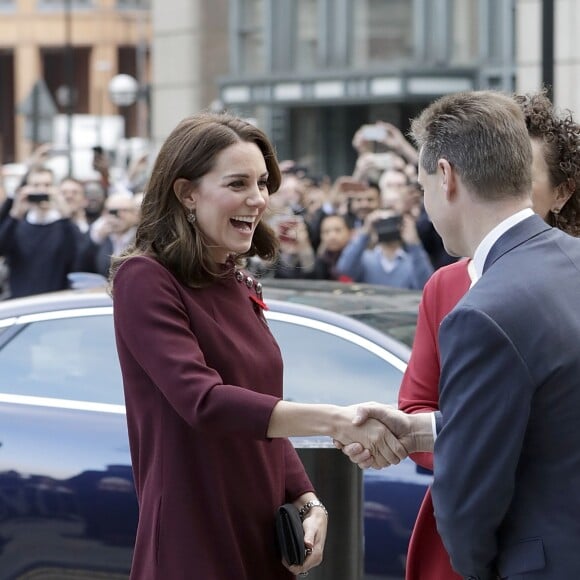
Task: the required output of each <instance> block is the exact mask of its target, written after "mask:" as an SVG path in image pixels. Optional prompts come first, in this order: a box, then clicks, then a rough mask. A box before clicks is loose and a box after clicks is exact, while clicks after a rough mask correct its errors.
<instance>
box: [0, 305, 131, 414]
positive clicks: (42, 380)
mask: <svg viewBox="0 0 580 580" xmlns="http://www.w3.org/2000/svg"><path fill="white" fill-rule="evenodd" d="M0 368H1V369H2V373H1V375H0V392H2V393H6V394H11V395H26V396H33V397H50V398H57V399H67V400H73V401H86V402H95V403H110V404H117V405H119V404H123V402H124V401H123V387H122V381H121V371H120V368H119V363H118V358H117V351H116V349H115V336H114V331H113V319H112V317H111V316H87V317H79V318H64V319H60V320H47V321H43V322H34V323H31V324H29V325H27V326H25V327H24V328H23V329H22V331H21V332H20V333H18V334H17V335H16V336H15V337H14V338H13V339H12V340H11V341H10V342H8V343H7V344H6V345H4V347H3V348H2V349H1V350H0Z"/></svg>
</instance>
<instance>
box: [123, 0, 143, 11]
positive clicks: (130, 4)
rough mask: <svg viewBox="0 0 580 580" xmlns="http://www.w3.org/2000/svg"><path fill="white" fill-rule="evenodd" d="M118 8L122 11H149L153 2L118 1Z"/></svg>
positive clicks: (136, 0) (138, 0)
mask: <svg viewBox="0 0 580 580" xmlns="http://www.w3.org/2000/svg"><path fill="white" fill-rule="evenodd" d="M117 8H119V9H120V10H135V9H137V10H139V9H144V10H149V9H150V8H151V0H117Z"/></svg>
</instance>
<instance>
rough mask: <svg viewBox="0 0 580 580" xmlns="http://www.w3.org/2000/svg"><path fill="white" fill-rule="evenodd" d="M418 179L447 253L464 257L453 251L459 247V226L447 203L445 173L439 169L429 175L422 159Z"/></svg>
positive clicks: (427, 207) (424, 200)
mask: <svg viewBox="0 0 580 580" xmlns="http://www.w3.org/2000/svg"><path fill="white" fill-rule="evenodd" d="M417 179H418V182H419V184H420V185H421V187H422V188H423V203H424V204H425V211H426V212H427V215H428V216H429V219H430V220H431V222H432V223H433V226H434V227H435V229H436V230H437V233H438V234H439V235H440V236H441V239H442V240H443V245H444V247H445V251H446V252H447V253H448V254H450V255H451V256H462V255H463V254H462V253H457V250H453V248H454V247H459V244H458V240H457V235H458V231H457V229H458V226H457V223H456V219H455V217H454V215H453V212H452V211H451V210H452V207H451V206H450V205H449V204H448V203H447V196H446V193H445V187H444V185H443V181H444V180H443V172H442V171H441V169H440V168H439V167H438V168H437V171H436V172H435V173H433V174H429V173H427V172H426V171H425V169H424V168H423V164H422V163H421V158H419V174H418V177H417Z"/></svg>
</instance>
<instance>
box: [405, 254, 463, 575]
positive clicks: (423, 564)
mask: <svg viewBox="0 0 580 580" xmlns="http://www.w3.org/2000/svg"><path fill="white" fill-rule="evenodd" d="M468 263H469V261H468V260H460V261H459V262H455V263H454V264H450V265H449V266H445V267H443V268H440V269H438V270H436V271H435V273H434V274H433V275H432V276H431V278H430V279H429V281H428V282H427V284H426V285H425V288H424V289H423V297H422V299H421V304H420V306H419V318H418V320H417V331H416V333H415V340H414V342H413V349H412V352H411V359H410V360H409V365H408V366H407V370H406V372H405V375H404V377H403V381H402V383H401V389H400V391H399V408H400V409H402V410H403V411H405V412H406V413H420V412H423V411H435V410H437V409H439V375H440V365H439V342H438V332H439V325H440V324H441V321H442V320H443V318H445V316H446V315H447V314H449V312H450V311H451V310H452V309H453V308H454V307H455V305H456V304H457V303H458V302H459V300H460V299H461V297H462V296H463V295H464V294H465V293H466V292H467V290H468V289H469V286H470V284H471V278H470V276H469V274H468V270H467V265H468ZM411 458H412V459H413V461H415V462H416V463H418V464H419V465H422V466H423V467H427V468H428V469H433V454H432V453H416V454H413V455H412V456H411ZM405 578H406V580H455V579H457V580H461V578H462V577H461V576H459V575H458V574H456V573H455V572H454V571H453V569H452V568H451V563H450V561H449V556H448V554H447V552H446V550H445V547H444V546H443V542H442V541H441V538H440V536H439V534H438V533H437V526H436V523H435V516H434V514H433V502H432V500H431V490H430V489H429V490H427V493H426V494H425V498H424V500H423V503H422V504H421V508H420V509H419V514H418V516H417V520H416V522H415V527H414V528H413V533H412V535H411V541H410V543H409V551H408V554H407V567H406V574H405Z"/></svg>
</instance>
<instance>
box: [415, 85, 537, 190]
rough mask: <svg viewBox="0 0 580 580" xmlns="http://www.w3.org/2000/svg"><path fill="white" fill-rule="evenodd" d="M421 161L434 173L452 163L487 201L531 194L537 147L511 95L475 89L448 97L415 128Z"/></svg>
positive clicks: (424, 114)
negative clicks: (440, 165) (443, 162)
mask: <svg viewBox="0 0 580 580" xmlns="http://www.w3.org/2000/svg"><path fill="white" fill-rule="evenodd" d="M411 134H412V136H413V138H414V140H415V142H416V144H417V146H418V147H419V148H420V149H421V156H420V163H421V166H422V167H423V169H424V170H425V171H426V172H427V173H429V174H433V173H435V172H436V171H437V162H438V160H439V159H446V160H447V161H448V162H449V163H450V165H451V166H452V167H453V168H454V169H455V171H457V173H458V174H459V176H460V177H461V179H462V180H463V182H464V183H465V185H466V186H467V187H468V188H469V189H470V190H471V191H472V192H473V193H474V194H476V195H478V196H479V197H480V198H482V199H488V200H499V199H503V198H506V197H521V196H523V195H528V194H529V192H530V189H531V185H532V175H531V166H532V148H531V144H530V138H529V135H528V131H527V128H526V123H525V119H524V116H523V113H522V110H521V108H520V107H519V106H518V104H517V103H516V102H515V100H514V99H513V98H511V97H509V96H508V95H505V94H502V93H499V92H496V91H473V92H466V93H456V94H451V95H446V96H444V97H442V98H440V99H438V100H437V101H435V102H434V103H433V104H431V105H430V106H429V107H427V108H426V109H425V110H424V111H423V112H422V113H421V114H420V115H419V116H418V117H417V118H416V119H414V120H413V122H412V124H411Z"/></svg>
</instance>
